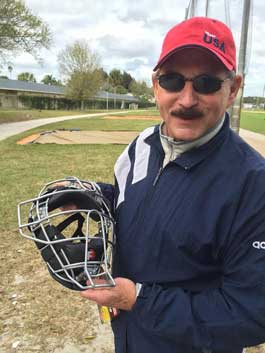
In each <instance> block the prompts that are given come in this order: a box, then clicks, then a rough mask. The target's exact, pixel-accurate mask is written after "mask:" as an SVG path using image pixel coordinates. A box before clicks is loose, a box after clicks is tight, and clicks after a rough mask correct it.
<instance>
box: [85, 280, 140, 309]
mask: <svg viewBox="0 0 265 353" xmlns="http://www.w3.org/2000/svg"><path fill="white" fill-rule="evenodd" d="M114 280H115V283H116V286H115V287H104V288H96V289H94V288H93V289H86V290H84V291H82V292H81V296H82V297H84V298H87V299H90V300H93V301H94V302H96V303H97V304H99V305H105V306H108V307H113V308H117V309H122V310H131V309H132V307H133V305H134V304H135V301H136V289H135V284H134V283H133V282H132V281H131V280H129V279H127V278H122V277H118V278H115V279H114ZM94 282H95V283H97V284H100V283H106V281H104V280H101V279H98V280H95V281H94Z"/></svg>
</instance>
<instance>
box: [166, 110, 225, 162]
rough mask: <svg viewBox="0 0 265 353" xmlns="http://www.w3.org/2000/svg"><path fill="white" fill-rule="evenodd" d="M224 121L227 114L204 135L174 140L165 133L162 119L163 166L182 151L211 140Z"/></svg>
mask: <svg viewBox="0 0 265 353" xmlns="http://www.w3.org/2000/svg"><path fill="white" fill-rule="evenodd" d="M224 121H225V115H224V116H223V117H222V119H220V120H219V121H218V122H217V124H216V125H215V126H214V127H213V128H211V129H210V130H208V131H207V132H206V133H205V134H204V135H203V136H201V137H199V138H198V139H196V140H193V141H181V140H179V141H177V140H174V138H172V137H169V136H166V135H163V133H162V126H163V125H164V121H162V122H161V124H160V127H159V133H160V140H161V144H162V147H163V150H164V152H165V158H164V162H163V167H165V166H166V165H167V164H168V163H169V162H171V161H173V160H174V159H176V158H177V157H178V156H180V155H181V154H182V153H184V152H186V151H188V150H190V149H192V148H198V147H199V146H201V145H204V144H205V143H207V142H208V141H210V140H211V139H212V138H213V137H214V136H215V135H216V134H217V133H218V132H219V130H220V129H221V127H222V126H223V123H224Z"/></svg>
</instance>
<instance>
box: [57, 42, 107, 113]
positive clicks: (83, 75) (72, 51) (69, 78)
mask: <svg viewBox="0 0 265 353" xmlns="http://www.w3.org/2000/svg"><path fill="white" fill-rule="evenodd" d="M99 61H100V58H99V56H98V54H97V53H93V52H92V51H91V50H90V48H89V45H88V43H87V42H86V41H75V42H74V43H73V44H72V45H68V46H67V47H66V48H65V49H64V50H62V51H61V52H60V53H59V55H58V64H59V70H60V73H61V74H62V76H63V79H64V81H65V83H66V94H67V95H68V96H69V97H70V98H74V99H78V100H80V102H81V108H83V101H84V99H87V98H90V97H92V96H93V95H94V94H95V93H97V92H98V91H99V89H100V87H101V85H102V82H103V76H102V70H101V68H100V66H99Z"/></svg>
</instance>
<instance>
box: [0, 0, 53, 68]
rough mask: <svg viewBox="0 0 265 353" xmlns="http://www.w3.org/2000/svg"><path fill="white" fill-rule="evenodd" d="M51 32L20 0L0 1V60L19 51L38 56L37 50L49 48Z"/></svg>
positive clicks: (3, 60) (4, 59)
mask: <svg viewBox="0 0 265 353" xmlns="http://www.w3.org/2000/svg"><path fill="white" fill-rule="evenodd" d="M50 44H51V33H50V31H49V28H48V26H47V25H46V24H45V23H44V22H43V21H42V20H41V19H40V18H39V17H38V16H35V15H34V14H33V13H32V12H31V10H30V9H28V8H27V7H26V5H25V4H24V2H23V1H22V0H1V1H0V60H1V61H2V62H6V61H7V59H8V58H9V57H10V56H11V55H14V54H17V53H19V52H27V53H30V54H32V55H33V56H34V57H35V58H38V55H37V53H38V51H39V50H40V49H41V48H42V47H44V48H49V46H50Z"/></svg>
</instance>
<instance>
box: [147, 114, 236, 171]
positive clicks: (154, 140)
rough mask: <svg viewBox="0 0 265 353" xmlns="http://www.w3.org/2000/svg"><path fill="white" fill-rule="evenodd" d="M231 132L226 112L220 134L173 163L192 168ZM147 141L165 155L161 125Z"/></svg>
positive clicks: (185, 153)
mask: <svg viewBox="0 0 265 353" xmlns="http://www.w3.org/2000/svg"><path fill="white" fill-rule="evenodd" d="M229 132H230V128H229V115H228V114H227V113H226V116H225V121H224V123H223V126H222V128H221V129H220V131H219V132H218V134H216V135H215V136H214V137H213V138H212V139H211V140H210V141H208V142H207V143H205V144H203V145H202V146H200V147H197V148H193V149H191V150H189V151H187V152H184V153H182V154H181V155H180V156H179V157H177V158H176V159H175V160H174V161H173V162H172V163H175V164H177V165H179V166H180V167H182V168H183V169H185V170H188V169H191V168H192V167H194V166H195V165H197V164H199V163H201V162H202V161H203V160H204V159H206V158H207V157H208V156H209V155H210V154H211V153H212V152H213V151H215V150H216V149H217V148H218V147H219V146H221V145H222V143H223V142H224V141H225V139H226V137H227V136H228V134H229ZM145 142H146V143H147V144H149V145H150V146H151V147H155V148H156V150H157V151H158V152H159V153H160V154H161V155H164V151H163V147H162V145H161V141H160V135H159V125H157V126H156V127H155V130H154V132H153V134H152V135H150V136H148V137H147V138H146V139H145Z"/></svg>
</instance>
